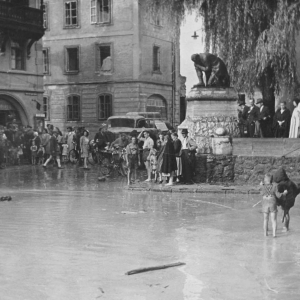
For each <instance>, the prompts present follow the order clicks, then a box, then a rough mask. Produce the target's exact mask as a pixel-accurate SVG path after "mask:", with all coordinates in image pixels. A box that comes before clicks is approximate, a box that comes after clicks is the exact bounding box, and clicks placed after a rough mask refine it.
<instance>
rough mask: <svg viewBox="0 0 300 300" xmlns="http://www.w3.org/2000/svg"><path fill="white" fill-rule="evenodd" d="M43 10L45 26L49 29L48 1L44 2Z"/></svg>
mask: <svg viewBox="0 0 300 300" xmlns="http://www.w3.org/2000/svg"><path fill="white" fill-rule="evenodd" d="M41 9H42V10H43V26H44V29H48V3H44V4H43V5H42V7H41Z"/></svg>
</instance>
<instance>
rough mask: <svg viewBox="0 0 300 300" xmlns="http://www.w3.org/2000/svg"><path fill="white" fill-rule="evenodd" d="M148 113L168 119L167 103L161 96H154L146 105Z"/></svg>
mask: <svg viewBox="0 0 300 300" xmlns="http://www.w3.org/2000/svg"><path fill="white" fill-rule="evenodd" d="M146 111H147V112H157V113H160V115H161V118H162V119H163V120H166V119H167V102H166V100H165V99H164V98H163V97H162V96H161V95H152V96H150V97H149V98H148V100H147V103H146Z"/></svg>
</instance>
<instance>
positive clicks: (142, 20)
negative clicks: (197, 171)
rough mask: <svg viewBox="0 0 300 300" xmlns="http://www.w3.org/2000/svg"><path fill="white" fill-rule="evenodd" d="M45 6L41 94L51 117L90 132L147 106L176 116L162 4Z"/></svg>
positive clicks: (171, 51) (173, 59)
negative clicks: (158, 6) (151, 9)
mask: <svg viewBox="0 0 300 300" xmlns="http://www.w3.org/2000/svg"><path fill="white" fill-rule="evenodd" d="M47 7H48V9H47V10H46V12H47V14H48V17H47V19H48V20H49V22H48V28H47V30H46V32H45V36H44V38H43V46H44V50H43V53H44V62H45V67H44V71H45V72H44V74H45V77H44V79H45V81H44V86H45V95H44V101H45V102H47V103H50V108H51V111H50V117H49V122H50V123H51V124H54V125H55V126H58V127H59V128H61V129H62V130H64V129H65V128H66V127H67V126H70V125H71V126H86V127H88V128H89V129H90V130H91V133H92V132H93V131H96V130H97V131H98V127H99V124H102V123H103V121H105V120H107V118H108V117H110V116H112V115H124V114H126V113H127V112H144V111H149V112H160V113H161V115H162V116H163V117H164V118H167V119H169V121H171V122H172V120H174V123H176V124H178V123H179V121H180V120H179V108H180V106H179V90H180V79H179V46H178V44H176V42H177V37H178V36H179V35H177V37H176V38H174V37H173V36H172V31H173V30H174V27H175V25H174V24H171V23H173V21H168V20H167V18H165V17H164V15H163V13H162V12H161V11H160V10H159V9H158V11H155V12H153V13H149V10H148V8H147V1H138V0H126V1H112V0H105V1H103V0H95V1H93V0H92V1H91V0H90V1H77V0H73V1H72V0H70V1H48V2H47ZM174 36H175V35H174ZM175 45H176V46H175Z"/></svg>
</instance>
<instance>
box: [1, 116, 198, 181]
mask: <svg viewBox="0 0 300 300" xmlns="http://www.w3.org/2000/svg"><path fill="white" fill-rule="evenodd" d="M181 135H182V137H181V139H179V137H178V134H177V132H175V131H169V132H167V133H162V132H160V131H156V132H154V131H148V130H146V129H145V130H143V131H142V132H141V133H140V134H138V132H137V131H136V130H133V131H132V132H131V133H130V135H126V134H124V133H123V134H121V135H120V137H118V138H117V139H115V135H114V134H112V133H111V132H109V131H107V128H106V125H105V124H104V125H102V126H101V127H100V128H99V131H98V132H97V133H96V135H95V136H94V139H92V140H91V139H90V136H89V131H88V130H87V129H85V128H83V127H79V128H72V127H67V132H66V133H65V134H63V133H62V132H61V131H60V129H59V128H57V127H54V126H53V125H51V124H48V125H47V128H44V129H43V131H42V132H36V131H34V130H33V128H32V127H31V126H26V127H24V126H20V125H18V124H17V123H16V122H15V120H14V121H13V122H11V123H10V124H7V126H6V127H4V126H0V166H1V167H3V165H4V163H5V162H7V161H8V160H9V163H10V164H32V165H41V166H43V168H47V167H48V165H49V163H51V162H54V163H55V164H56V165H57V167H58V168H59V169H61V168H63V167H62V162H68V161H69V157H70V156H69V153H70V151H72V150H73V149H76V153H77V154H78V158H81V159H82V160H83V168H84V169H88V157H89V155H90V152H91V147H97V148H98V149H99V150H105V149H106V150H107V149H113V147H116V148H117V149H119V150H118V151H119V152H121V150H122V149H126V154H125V162H126V165H127V169H128V184H131V183H132V182H133V181H134V180H136V178H137V177H136V174H137V169H138V168H142V167H145V168H146V170H147V179H146V182H149V181H152V179H154V181H155V182H158V183H163V182H164V181H165V182H166V184H167V185H173V184H174V183H175V182H176V183H179V182H181V183H184V184H192V183H193V180H192V178H193V176H194V171H195V168H194V166H195V154H196V148H197V146H196V143H195V141H194V140H193V139H191V138H190V137H188V131H187V129H183V130H182V131H181ZM133 175H134V177H133ZM132 177H133V178H132Z"/></svg>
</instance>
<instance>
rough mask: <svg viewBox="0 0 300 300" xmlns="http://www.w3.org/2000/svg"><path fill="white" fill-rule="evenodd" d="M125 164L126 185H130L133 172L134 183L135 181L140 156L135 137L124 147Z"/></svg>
mask: <svg viewBox="0 0 300 300" xmlns="http://www.w3.org/2000/svg"><path fill="white" fill-rule="evenodd" d="M125 158H126V163H127V167H128V173H127V178H128V185H130V184H131V183H132V180H131V175H132V172H133V171H134V181H136V170H137V168H138V166H139V165H140V154H139V147H138V145H137V138H136V136H132V137H131V143H130V144H129V145H127V147H126V155H125Z"/></svg>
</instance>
